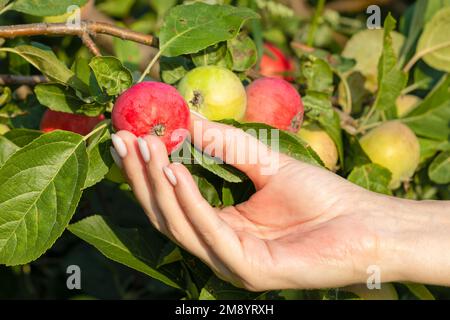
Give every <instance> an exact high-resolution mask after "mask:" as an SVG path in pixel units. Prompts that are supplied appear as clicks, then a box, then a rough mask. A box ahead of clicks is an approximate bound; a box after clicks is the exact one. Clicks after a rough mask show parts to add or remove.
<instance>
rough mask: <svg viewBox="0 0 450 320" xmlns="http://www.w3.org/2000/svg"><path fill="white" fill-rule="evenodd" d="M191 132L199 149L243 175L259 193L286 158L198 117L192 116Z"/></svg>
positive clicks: (238, 131)
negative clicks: (252, 183)
mask: <svg viewBox="0 0 450 320" xmlns="http://www.w3.org/2000/svg"><path fill="white" fill-rule="evenodd" d="M189 130H190V134H191V140H192V142H193V143H194V144H195V146H196V147H197V148H198V149H200V150H203V151H204V152H205V153H207V154H210V155H211V156H214V157H216V158H220V159H222V160H223V161H224V162H225V163H228V164H230V165H232V166H234V167H236V168H237V169H239V170H241V171H243V172H244V173H245V174H247V176H249V178H250V179H251V180H252V181H253V182H254V183H255V185H256V187H257V188H258V189H259V188H260V187H262V186H264V184H265V183H266V182H267V180H268V178H269V177H270V176H271V175H272V174H274V173H276V172H277V171H278V169H279V168H280V166H281V165H282V162H283V161H284V160H285V158H286V157H284V156H283V155H282V154H280V153H279V152H276V151H273V150H271V149H270V148H269V147H267V146H266V145H265V144H264V143H262V142H261V141H259V140H258V139H257V138H255V137H254V136H252V135H251V134H249V133H246V132H244V131H243V130H241V129H238V128H234V127H232V126H228V125H225V124H220V123H216V122H210V121H208V120H205V119H203V118H201V117H198V116H196V115H195V114H192V115H191V124H190V128H189ZM267 134H269V133H267Z"/></svg>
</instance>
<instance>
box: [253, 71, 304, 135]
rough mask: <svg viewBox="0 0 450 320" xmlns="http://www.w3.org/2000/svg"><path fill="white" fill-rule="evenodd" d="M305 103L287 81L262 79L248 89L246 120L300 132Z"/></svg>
mask: <svg viewBox="0 0 450 320" xmlns="http://www.w3.org/2000/svg"><path fill="white" fill-rule="evenodd" d="M303 112H304V107H303V102H302V98H301V97H300V94H299V93H298V92H297V90H296V89H295V88H294V87H293V86H292V85H291V84H290V83H289V82H287V81H285V80H283V79H277V78H261V79H258V80H256V81H254V82H253V83H251V84H250V85H249V86H248V87H247V111H246V114H245V118H244V120H245V121H247V122H260V123H265V124H268V125H270V126H272V127H275V128H278V129H281V130H287V131H292V132H294V133H296V132H298V130H299V129H300V126H301V124H302V121H303Z"/></svg>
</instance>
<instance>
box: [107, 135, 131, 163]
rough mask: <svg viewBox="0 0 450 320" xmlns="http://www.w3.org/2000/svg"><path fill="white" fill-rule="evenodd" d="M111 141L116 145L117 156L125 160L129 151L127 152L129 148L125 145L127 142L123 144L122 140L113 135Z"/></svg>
mask: <svg viewBox="0 0 450 320" xmlns="http://www.w3.org/2000/svg"><path fill="white" fill-rule="evenodd" d="M111 140H112V143H113V145H114V148H115V149H116V151H117V154H118V155H119V156H120V157H121V158H125V157H126V156H127V153H128V151H127V146H126V145H125V142H123V140H122V138H121V137H119V136H118V135H116V134H112V135H111Z"/></svg>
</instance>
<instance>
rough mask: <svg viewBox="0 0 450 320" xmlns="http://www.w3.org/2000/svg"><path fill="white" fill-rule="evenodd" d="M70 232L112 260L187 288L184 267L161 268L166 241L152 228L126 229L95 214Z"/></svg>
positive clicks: (74, 225)
mask: <svg viewBox="0 0 450 320" xmlns="http://www.w3.org/2000/svg"><path fill="white" fill-rule="evenodd" d="M68 229H69V231H70V232H72V233H73V234H75V235H76V236H77V237H79V238H81V239H83V240H84V241H86V242H87V243H89V244H91V245H93V246H94V247H95V248H97V249H98V250H99V251H100V252H101V253H102V254H103V255H105V256H106V257H108V258H109V259H111V260H114V261H116V262H119V263H121V264H124V265H126V266H128V267H130V268H132V269H134V270H137V271H140V272H142V273H144V274H146V275H148V276H150V277H152V278H155V279H158V280H160V281H162V282H164V283H165V284H167V285H169V286H172V287H175V288H181V287H182V286H183V281H182V277H181V275H180V269H181V268H180V266H176V267H173V266H171V265H167V266H164V267H162V268H159V269H157V266H158V263H159V261H160V252H161V250H162V249H164V246H165V243H166V241H165V240H164V239H163V238H162V237H161V236H159V234H157V233H156V232H155V231H152V230H151V229H149V228H139V229H138V228H122V227H119V226H117V225H115V224H114V223H113V221H112V220H111V219H110V218H108V217H105V216H98V215H95V216H91V217H88V218H86V219H84V220H81V221H79V222H77V223H74V224H71V225H70V226H69V227H68Z"/></svg>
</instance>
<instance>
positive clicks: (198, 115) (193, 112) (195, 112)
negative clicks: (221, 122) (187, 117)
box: [190, 109, 208, 120]
mask: <svg viewBox="0 0 450 320" xmlns="http://www.w3.org/2000/svg"><path fill="white" fill-rule="evenodd" d="M190 111H191V113H192V114H193V115H195V116H197V117H199V118H201V119H204V120H208V118H206V117H205V116H204V115H202V114H201V113H199V112H197V111H194V110H192V109H190Z"/></svg>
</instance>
